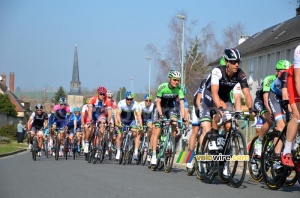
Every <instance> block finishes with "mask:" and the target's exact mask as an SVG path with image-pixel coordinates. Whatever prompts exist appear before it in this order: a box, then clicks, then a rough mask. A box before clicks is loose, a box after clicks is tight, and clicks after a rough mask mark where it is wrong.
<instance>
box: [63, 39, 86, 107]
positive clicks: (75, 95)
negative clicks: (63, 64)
mask: <svg viewBox="0 0 300 198" xmlns="http://www.w3.org/2000/svg"><path fill="white" fill-rule="evenodd" d="M67 102H68V104H69V105H70V107H71V108H75V107H81V106H82V105H83V95H82V93H81V83H80V80H79V67H78V54H77V44H75V50H74V62H73V73H72V80H71V83H70V92H69V94H68V96H67Z"/></svg>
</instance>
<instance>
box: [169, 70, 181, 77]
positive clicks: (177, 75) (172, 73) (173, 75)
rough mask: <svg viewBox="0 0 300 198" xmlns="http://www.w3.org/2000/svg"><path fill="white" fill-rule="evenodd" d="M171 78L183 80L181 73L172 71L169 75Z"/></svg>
mask: <svg viewBox="0 0 300 198" xmlns="http://www.w3.org/2000/svg"><path fill="white" fill-rule="evenodd" d="M168 77H169V78H181V74H180V72H179V71H175V70H170V71H169V73H168Z"/></svg>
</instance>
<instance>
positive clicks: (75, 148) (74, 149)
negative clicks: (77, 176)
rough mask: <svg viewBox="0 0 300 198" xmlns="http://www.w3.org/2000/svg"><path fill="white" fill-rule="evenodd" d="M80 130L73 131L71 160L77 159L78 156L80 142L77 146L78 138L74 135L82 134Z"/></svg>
mask: <svg viewBox="0 0 300 198" xmlns="http://www.w3.org/2000/svg"><path fill="white" fill-rule="evenodd" d="M81 131H82V129H81V128H77V129H76V130H74V138H73V144H72V153H73V160H75V159H76V158H78V156H79V155H80V153H81V151H80V148H81V146H80V145H81V141H80V142H79V145H78V141H79V140H78V137H77V134H76V133H82V132H81Z"/></svg>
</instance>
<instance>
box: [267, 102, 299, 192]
mask: <svg viewBox="0 0 300 198" xmlns="http://www.w3.org/2000/svg"><path fill="white" fill-rule="evenodd" d="M280 103H281V105H282V107H283V109H284V110H285V112H287V104H288V100H282V101H280ZM289 120H290V116H289V114H287V115H286V122H287V123H286V125H285V127H284V128H283V130H282V132H280V131H278V130H273V132H271V133H268V134H266V135H265V137H264V139H263V148H262V156H261V164H262V165H261V172H262V177H263V179H264V182H265V184H266V185H267V187H268V188H269V189H271V190H277V189H279V188H281V187H282V186H283V184H286V185H287V186H292V185H294V184H295V183H296V182H297V180H298V181H299V180H300V173H297V172H296V168H297V166H295V168H289V167H286V166H283V165H282V163H281V159H280V156H278V155H276V154H275V147H276V146H277V144H278V143H279V142H282V148H281V152H282V151H283V149H284V144H285V136H286V131H287V126H288V121H289ZM275 139H277V141H275ZM292 156H293V162H294V164H297V162H298V160H300V146H298V148H297V149H296V150H292ZM275 164H276V165H275Z"/></svg>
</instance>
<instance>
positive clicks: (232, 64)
mask: <svg viewBox="0 0 300 198" xmlns="http://www.w3.org/2000/svg"><path fill="white" fill-rule="evenodd" d="M224 52H225V55H224V58H225V63H226V66H225V67H223V66H218V67H216V68H214V69H213V70H212V72H211V74H210V75H209V77H208V78H207V81H206V83H205V86H204V90H203V92H202V98H201V109H200V122H201V127H202V129H203V131H202V134H201V136H200V143H201V144H202V141H203V138H204V136H205V135H206V133H207V132H209V131H210V130H212V132H215V133H217V132H218V130H217V129H218V126H217V124H216V123H217V122H218V121H219V116H216V117H215V118H214V119H213V120H212V119H211V116H210V108H211V107H217V108H218V109H219V110H220V114H222V111H225V110H226V109H228V110H232V109H233V107H232V104H231V103H230V91H231V90H232V89H233V88H234V86H235V85H236V84H237V83H240V85H241V89H242V92H243V93H244V95H245V99H246V105H247V107H248V108H249V111H253V109H252V105H253V102H252V97H251V95H250V90H249V86H248V82H247V77H246V74H245V73H244V72H243V71H242V70H241V69H240V68H239V63H240V61H241V55H240V52H239V51H238V50H237V49H228V48H226V49H225V50H224ZM229 127H230V126H226V130H227V131H228V129H229ZM211 128H212V129H211ZM212 148H215V149H218V148H217V146H216V145H214V146H212Z"/></svg>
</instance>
